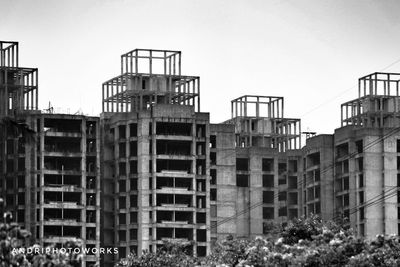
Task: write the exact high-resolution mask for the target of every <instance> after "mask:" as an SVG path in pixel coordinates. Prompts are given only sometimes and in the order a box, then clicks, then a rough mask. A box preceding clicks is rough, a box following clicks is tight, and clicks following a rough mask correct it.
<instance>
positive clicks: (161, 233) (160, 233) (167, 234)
mask: <svg viewBox="0 0 400 267" xmlns="http://www.w3.org/2000/svg"><path fill="white" fill-rule="evenodd" d="M173 234H174V233H173V228H162V227H159V228H157V230H156V235H157V240H162V239H168V238H173Z"/></svg>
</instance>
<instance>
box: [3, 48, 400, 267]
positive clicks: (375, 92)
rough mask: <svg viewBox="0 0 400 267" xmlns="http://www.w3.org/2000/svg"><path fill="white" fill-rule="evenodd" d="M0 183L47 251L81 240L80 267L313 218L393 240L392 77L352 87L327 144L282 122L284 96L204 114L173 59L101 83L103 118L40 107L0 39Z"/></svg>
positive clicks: (399, 210)
mask: <svg viewBox="0 0 400 267" xmlns="http://www.w3.org/2000/svg"><path fill="white" fill-rule="evenodd" d="M0 58H1V60H0V63H1V65H0V103H1V104H0V119H1V121H0V148H1V153H0V181H1V182H0V185H1V195H2V197H3V199H4V200H5V208H6V209H7V210H9V211H11V212H12V213H13V216H14V219H15V220H16V221H17V222H18V223H20V224H21V225H23V226H25V227H26V228H27V229H29V230H30V231H31V232H32V233H33V237H34V238H36V239H37V240H38V242H39V243H40V244H42V245H47V244H50V243H55V244H56V246H62V243H63V242H64V241H66V240H69V239H71V238H80V239H82V240H84V241H83V246H84V247H85V248H100V247H118V248H119V254H118V255H111V254H108V255H104V256H102V255H87V256H86V258H85V262H84V265H85V266H90V265H94V264H97V263H99V262H100V260H99V257H100V256H102V259H103V260H102V264H104V265H113V264H114V263H115V262H116V260H118V259H120V258H123V257H125V256H127V255H128V254H129V253H130V252H131V251H134V252H136V253H138V254H140V253H141V252H142V250H150V251H153V252H154V251H156V250H157V248H158V247H160V246H161V245H162V244H163V242H165V241H180V242H188V244H189V251H190V253H192V254H193V255H197V256H204V255H206V254H207V253H209V251H210V248H211V246H212V244H213V243H214V242H215V241H216V240H217V239H218V238H223V237H224V236H227V235H234V236H237V237H254V236H256V235H262V234H267V233H268V232H269V230H270V229H271V224H272V223H283V224H284V223H286V222H287V221H288V220H290V219H293V218H295V217H298V216H301V215H306V216H308V215H309V214H311V213H314V214H318V215H320V216H321V217H322V218H323V219H324V220H332V219H341V218H343V217H348V218H349V225H350V226H351V227H353V228H354V229H356V230H357V231H358V233H359V235H363V236H367V237H373V236H375V235H376V234H399V232H400V230H399V225H400V206H399V203H400V193H399V190H398V188H399V186H400V133H399V131H398V130H399V126H400V115H399V114H400V112H399V111H400V96H399V92H398V88H399V78H400V74H395V73H373V74H371V75H367V76H365V77H362V78H360V79H359V97H358V98H357V99H355V100H352V101H349V102H346V103H344V104H343V105H342V107H341V110H342V112H341V115H342V124H341V128H339V129H336V130H335V133H334V134H333V135H314V134H313V133H308V135H307V139H306V142H305V146H304V147H301V125H300V120H299V119H292V118H286V117H285V116H284V99H283V97H274V96H253V95H245V96H242V97H239V98H236V99H234V100H233V101H232V102H231V108H232V110H231V114H232V117H231V119H229V120H227V121H225V122H223V123H220V124H210V117H209V114H208V113H204V112H200V79H199V77H197V76H184V75H182V74H181V52H179V51H169V50H145V49H136V50H133V51H130V52H128V53H126V54H123V55H122V56H121V74H120V75H119V76H117V77H115V78H112V79H110V80H108V81H106V82H104V84H103V103H102V108H103V113H102V114H101V116H100V118H99V117H88V116H82V115H68V114H54V113H52V112H51V110H48V111H47V112H42V111H39V110H38V107H37V103H38V76H37V69H34V68H21V67H19V65H18V43H16V42H0Z"/></svg>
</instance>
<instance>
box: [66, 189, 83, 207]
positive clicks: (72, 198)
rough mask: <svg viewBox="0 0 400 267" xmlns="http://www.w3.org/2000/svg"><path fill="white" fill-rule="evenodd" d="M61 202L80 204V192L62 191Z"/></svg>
mask: <svg viewBox="0 0 400 267" xmlns="http://www.w3.org/2000/svg"><path fill="white" fill-rule="evenodd" d="M63 194H64V199H63V202H70V203H74V204H77V205H80V204H81V193H74V192H64V193H63Z"/></svg>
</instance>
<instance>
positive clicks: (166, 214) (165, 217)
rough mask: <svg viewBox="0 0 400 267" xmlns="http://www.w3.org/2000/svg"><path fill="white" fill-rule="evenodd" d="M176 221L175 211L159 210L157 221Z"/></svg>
mask: <svg viewBox="0 0 400 267" xmlns="http://www.w3.org/2000/svg"><path fill="white" fill-rule="evenodd" d="M165 221H167V222H172V221H174V214H173V211H157V223H163V222H165Z"/></svg>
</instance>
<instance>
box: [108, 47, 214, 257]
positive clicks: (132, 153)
mask: <svg viewBox="0 0 400 267" xmlns="http://www.w3.org/2000/svg"><path fill="white" fill-rule="evenodd" d="M209 128H210V126H209V114H208V113H201V112H200V80H199V77H196V76H184V75H182V74H181V52H179V51H167V50H144V49H136V50H133V51H130V52H128V53H126V54H124V55H122V56H121V75H119V76H117V77H115V78H113V79H110V80H108V81H106V82H105V83H103V113H102V115H101V129H102V133H103V135H102V146H101V147H102V162H103V166H102V177H103V185H102V189H103V194H104V198H103V202H104V205H103V210H102V214H103V215H102V224H103V226H104V227H103V229H104V230H103V231H102V242H104V244H105V245H106V246H116V247H118V248H119V255H118V257H119V258H121V257H125V256H126V255H128V254H129V252H131V251H134V252H135V253H139V254H140V253H141V251H142V250H150V251H153V252H155V251H156V249H157V248H159V247H160V246H161V245H162V244H163V242H165V241H172V242H175V241H180V242H187V243H188V245H189V248H188V249H189V250H191V251H192V253H193V254H194V255H198V256H205V255H206V254H207V253H208V251H209V250H210V234H209V232H210V229H209V227H208V226H209V224H210V223H209V222H210V212H209V211H210V202H209V197H210V196H209V192H210V190H209V188H210V178H209V177H210V176H209V165H210V163H209V146H208V144H209V131H210V129H209ZM112 189H114V190H112ZM110 256H111V255H110ZM113 260H115V259H113V258H112V257H109V258H106V259H105V262H112V261H113Z"/></svg>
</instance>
